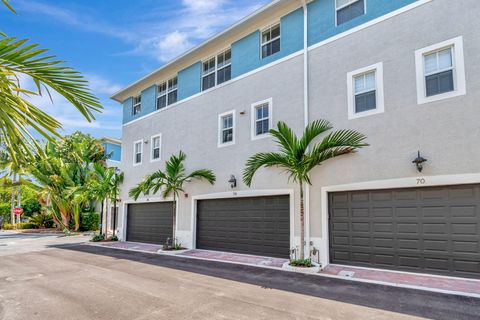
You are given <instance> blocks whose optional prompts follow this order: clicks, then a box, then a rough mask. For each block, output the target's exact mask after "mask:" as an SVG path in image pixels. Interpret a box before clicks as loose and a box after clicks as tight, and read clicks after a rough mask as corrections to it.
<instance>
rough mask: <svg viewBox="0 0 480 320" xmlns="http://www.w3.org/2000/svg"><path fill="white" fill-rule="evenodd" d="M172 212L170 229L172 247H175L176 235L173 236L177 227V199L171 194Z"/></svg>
mask: <svg viewBox="0 0 480 320" xmlns="http://www.w3.org/2000/svg"><path fill="white" fill-rule="evenodd" d="M172 210H173V223H172V224H173V227H172V229H173V230H172V245H175V244H176V242H177V240H176V238H175V237H176V235H175V227H176V225H177V197H176V194H175V193H174V194H173V205H172Z"/></svg>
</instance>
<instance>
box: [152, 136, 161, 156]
mask: <svg viewBox="0 0 480 320" xmlns="http://www.w3.org/2000/svg"><path fill="white" fill-rule="evenodd" d="M161 142H162V136H161V135H160V134H158V135H156V136H153V137H152V158H151V160H152V161H156V160H160V156H161V153H160V152H161V150H160V148H161Z"/></svg>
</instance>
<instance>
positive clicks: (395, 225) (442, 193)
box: [329, 185, 480, 278]
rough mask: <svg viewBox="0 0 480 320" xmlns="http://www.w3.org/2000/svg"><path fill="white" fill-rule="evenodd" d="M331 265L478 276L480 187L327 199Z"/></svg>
mask: <svg viewBox="0 0 480 320" xmlns="http://www.w3.org/2000/svg"><path fill="white" fill-rule="evenodd" d="M329 214H330V260H331V262H332V263H338V264H349V265H358V266H369V267H380V268H390V269H398V270H406V271H413V272H426V273H436V274H443V275H450V276H466V277H476V278H479V277H480V185H461V186H445V187H435V188H433V187H432V188H431V187H429V188H414V189H392V190H377V191H354V192H342V193H331V194H329Z"/></svg>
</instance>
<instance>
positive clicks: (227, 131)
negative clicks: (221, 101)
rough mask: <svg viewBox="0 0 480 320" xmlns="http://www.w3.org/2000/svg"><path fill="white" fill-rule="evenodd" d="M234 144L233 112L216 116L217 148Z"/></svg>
mask: <svg viewBox="0 0 480 320" xmlns="http://www.w3.org/2000/svg"><path fill="white" fill-rule="evenodd" d="M232 144H235V110H232V111H228V112H225V113H222V114H220V115H219V116H218V146H219V147H224V146H228V145H232Z"/></svg>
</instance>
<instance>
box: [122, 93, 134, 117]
mask: <svg viewBox="0 0 480 320" xmlns="http://www.w3.org/2000/svg"><path fill="white" fill-rule="evenodd" d="M132 106H133V98H128V99H127V100H125V101H123V123H127V122H130V121H132V120H133V116H132Z"/></svg>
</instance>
